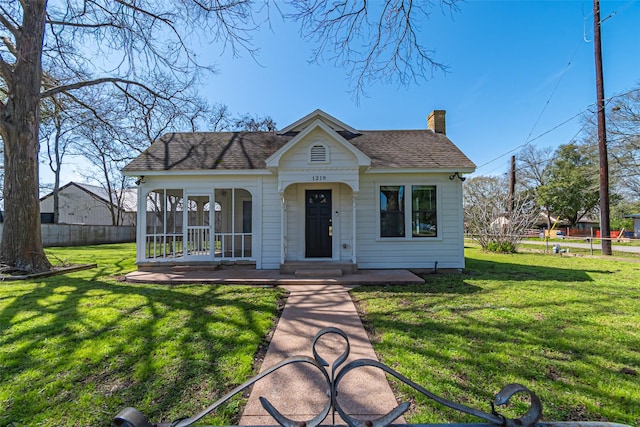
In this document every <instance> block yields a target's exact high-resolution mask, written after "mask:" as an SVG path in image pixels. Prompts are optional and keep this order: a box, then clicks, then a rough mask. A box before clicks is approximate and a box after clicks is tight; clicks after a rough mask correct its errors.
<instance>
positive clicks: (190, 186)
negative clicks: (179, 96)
mask: <svg viewBox="0 0 640 427" xmlns="http://www.w3.org/2000/svg"><path fill="white" fill-rule="evenodd" d="M428 122H429V129H423V130H391V131H363V130H356V129H354V128H352V127H350V126H349V125H347V124H345V123H343V122H341V121H340V120H338V119H336V118H334V117H332V116H330V115H328V114H326V113H324V112H323V111H321V110H316V111H314V112H313V113H311V114H309V115H307V116H305V117H303V118H301V119H300V120H298V121H296V122H295V123H293V124H291V125H289V126H287V127H286V128H284V129H283V130H282V131H280V132H210V133H205V132H196V133H171V134H167V135H164V136H163V137H162V138H160V139H159V140H157V141H156V142H154V143H153V144H152V145H151V146H150V147H149V148H148V149H147V150H146V151H145V152H143V153H142V154H141V155H140V156H139V157H137V158H136V159H135V160H133V161H132V162H131V163H130V164H129V165H127V166H126V167H125V168H124V170H123V172H124V173H125V175H128V176H134V177H137V178H138V183H139V186H138V206H147V212H146V213H145V212H140V211H139V212H138V219H137V224H138V232H137V262H138V265H139V266H141V265H144V266H145V268H148V267H149V266H153V265H174V264H189V263H196V262H197V263H198V264H202V263H204V264H207V263H211V264H215V263H216V262H220V261H223V260H224V261H227V262H232V261H243V262H253V263H255V266H256V268H257V269H278V268H282V267H283V266H284V265H286V264H287V263H294V262H296V261H307V262H313V261H325V262H327V261H329V262H331V263H336V264H338V263H341V264H345V263H346V264H350V265H352V266H354V267H355V268H385V269H386V268H433V267H434V265H435V263H436V262H437V266H438V268H444V269H447V268H449V269H461V268H463V267H464V236H463V208H462V180H461V179H460V178H461V177H460V174H462V173H470V172H473V171H474V170H475V165H474V164H473V162H471V161H470V160H469V159H468V158H467V157H466V156H465V155H464V154H463V153H462V152H461V151H460V150H459V149H458V148H457V147H456V146H455V145H454V144H453V143H452V142H451V141H450V140H449V139H448V138H447V137H446V135H445V112H444V111H442V110H436V111H434V112H433V113H431V114H430V115H429V118H428ZM210 206H215V209H211V208H210Z"/></svg>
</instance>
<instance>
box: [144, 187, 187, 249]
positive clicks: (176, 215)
mask: <svg viewBox="0 0 640 427" xmlns="http://www.w3.org/2000/svg"><path fill="white" fill-rule="evenodd" d="M182 197H183V196H182V190H181V189H156V190H152V191H150V192H149V193H148V194H147V197H146V200H147V203H146V217H145V223H146V230H145V257H146V258H147V259H157V258H175V257H179V256H182V250H183V247H182Z"/></svg>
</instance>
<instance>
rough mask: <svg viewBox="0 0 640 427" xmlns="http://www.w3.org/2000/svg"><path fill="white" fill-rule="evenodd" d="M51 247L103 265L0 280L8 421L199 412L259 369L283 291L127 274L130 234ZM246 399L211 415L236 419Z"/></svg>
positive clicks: (97, 422) (0, 409)
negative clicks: (139, 279)
mask: <svg viewBox="0 0 640 427" xmlns="http://www.w3.org/2000/svg"><path fill="white" fill-rule="evenodd" d="M48 253H49V255H50V256H51V257H52V259H53V258H57V259H58V260H60V261H64V262H71V263H75V264H81V263H97V264H98V267H97V268H95V269H91V270H86V271H82V272H77V273H71V274H67V275H64V276H55V277H49V278H46V279H40V280H31V281H21V282H3V283H0V425H1V426H35V425H39V426H80V425H86V426H109V425H110V423H111V420H112V418H113V416H114V415H116V414H117V413H118V412H119V411H120V410H121V409H123V408H124V407H126V406H134V407H136V408H138V409H139V410H141V411H142V412H143V413H145V414H146V415H147V416H149V418H150V420H151V421H156V422H157V421H172V420H175V419H177V418H180V417H183V416H187V415H193V414H194V413H196V412H198V411H199V410H201V409H203V408H204V407H206V406H207V405H209V404H211V403H212V402H214V401H215V400H216V399H217V398H219V397H221V396H222V395H223V394H224V392H226V391H228V389H229V388H230V387H233V386H236V385H238V384H240V383H242V382H243V381H245V380H246V379H247V378H248V377H250V376H251V375H252V373H253V356H254V354H255V353H256V351H257V349H258V347H259V345H260V344H261V343H262V342H263V340H264V338H265V336H266V335H267V332H268V331H269V329H270V328H271V327H272V325H273V324H274V320H275V316H276V313H277V307H278V305H279V304H278V299H279V298H280V297H281V296H282V293H281V292H280V291H278V290H274V289H262V288H256V287H238V286H235V287H232V286H211V285H190V286H187V285H184V286H163V285H138V284H127V283H124V282H121V281H119V280H117V276H118V275H123V274H125V273H127V272H129V271H132V270H134V269H135V266H134V260H135V248H134V245H133V244H125V245H103V246H93V247H85V248H55V249H51V250H48ZM238 405H239V401H236V402H235V403H233V404H230V405H228V407H227V408H226V411H222V412H220V413H218V414H217V415H216V416H215V417H210V418H207V419H205V421H204V422H205V423H207V424H211V425H230V424H233V423H235V422H236V421H237V418H236V417H237V415H238V414H237V411H238V409H237V407H238Z"/></svg>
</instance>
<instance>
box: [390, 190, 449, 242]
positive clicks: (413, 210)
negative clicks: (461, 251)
mask: <svg viewBox="0 0 640 427" xmlns="http://www.w3.org/2000/svg"><path fill="white" fill-rule="evenodd" d="M379 188H380V193H379V200H380V230H379V232H380V234H379V236H380V237H381V238H385V237H396V238H406V239H420V238H425V237H432V238H433V237H438V209H437V194H436V186H435V185H381V186H380V187H379ZM407 192H408V193H409V194H406V193H407Z"/></svg>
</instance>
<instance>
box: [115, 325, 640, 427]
mask: <svg viewBox="0 0 640 427" xmlns="http://www.w3.org/2000/svg"><path fill="white" fill-rule="evenodd" d="M327 334H334V335H338V336H339V337H342V338H343V339H344V341H345V350H344V352H343V353H342V354H341V355H340V356H339V357H337V358H336V360H335V361H334V362H333V363H332V364H331V372H330V373H329V372H327V369H326V367H328V366H329V363H328V362H327V361H325V360H324V359H323V358H322V357H320V355H319V354H318V351H317V344H318V341H319V340H320V339H321V338H322V337H323V336H324V335H327ZM312 351H313V358H311V357H307V356H292V357H288V358H286V359H284V360H282V361H281V362H279V363H277V364H275V365H273V366H271V367H269V368H267V369H265V370H264V371H262V372H261V373H260V374H258V375H256V376H254V377H253V378H251V379H249V380H248V381H246V382H245V383H243V384H241V385H239V386H238V387H236V388H234V389H233V390H231V391H230V392H229V393H227V394H226V395H224V396H223V397H221V398H220V399H219V400H217V401H216V402H215V403H213V404H212V405H210V406H208V407H207V408H205V409H204V410H202V411H200V412H199V413H198V414H196V415H193V416H191V417H188V418H183V419H180V420H177V421H173V422H163V423H152V422H150V421H149V420H148V419H147V418H146V417H145V416H144V414H142V412H140V411H138V410H137V409H135V408H131V407H129V408H125V409H123V410H122V411H120V413H118V415H116V417H115V418H114V419H113V425H114V426H116V427H187V426H192V425H195V423H197V422H198V421H199V420H201V419H202V418H204V417H205V416H206V415H207V414H209V413H211V412H214V411H215V410H216V409H217V408H218V407H220V406H221V405H223V404H224V403H226V402H227V401H229V400H230V399H231V398H232V397H233V396H235V395H236V394H238V393H241V392H243V391H244V390H246V389H247V388H249V387H251V386H252V385H253V384H254V383H256V382H258V381H260V380H261V379H263V378H265V377H266V376H268V375H270V374H272V373H274V372H275V371H277V370H279V369H280V368H282V367H284V366H287V365H292V364H300V363H302V364H307V365H311V366H312V367H314V368H316V369H317V370H318V371H319V372H320V373H321V374H322V377H324V380H325V382H326V386H327V402H326V405H325V406H324V408H323V409H322V411H320V413H318V414H317V415H316V416H314V417H313V418H311V419H309V420H306V421H295V420H292V419H290V418H287V417H286V416H284V415H283V414H282V413H281V412H280V411H278V409H277V408H275V407H274V406H273V404H272V403H271V402H269V400H267V399H266V398H264V397H260V403H261V404H262V406H263V407H264V409H265V410H266V411H267V412H268V413H269V414H270V415H271V416H272V417H273V419H274V420H275V421H276V422H277V423H278V425H280V426H282V427H317V426H320V425H321V423H322V421H323V420H325V419H326V418H327V415H329V413H332V414H333V418H332V419H333V420H335V413H336V412H337V413H338V414H339V415H340V417H342V419H343V420H344V422H345V423H346V424H347V425H348V426H349V427H387V426H391V425H393V426H394V427H429V426H430V427H436V426H437V427H444V426H447V427H456V426H459V427H463V426H464V427H495V426H501V427H630V426H628V425H626V424H619V423H611V422H602V421H593V422H588V421H575V422H574V421H555V422H541V421H540V418H541V416H542V403H541V402H540V399H539V398H538V396H537V395H536V394H535V393H534V392H532V391H531V390H529V389H528V388H527V387H525V386H523V385H520V384H508V385H506V386H504V387H503V388H502V390H500V391H499V392H498V394H496V396H495V398H494V400H493V402H491V412H485V411H482V410H480V409H475V408H472V407H469V406H467V405H463V404H461V403H457V402H454V401H451V400H448V399H445V398H443V397H440V396H437V395H435V394H433V393H431V392H430V391H428V390H427V389H425V388H424V387H422V386H421V385H420V384H417V383H415V382H414V381H412V380H410V379H409V378H407V377H405V376H403V375H402V374H400V373H398V372H396V371H395V370H393V369H391V368H390V367H388V366H386V365H385V364H383V363H380V362H379V361H377V360H373V359H357V360H354V361H351V362H349V363H347V364H346V365H344V367H342V368H340V366H341V365H342V364H343V363H344V362H345V361H346V360H347V357H348V356H349V351H350V344H349V338H348V337H347V335H346V334H345V333H344V332H343V331H342V330H341V329H338V328H325V329H322V330H321V331H320V332H318V333H317V334H316V336H315V338H314V340H313V344H312ZM362 367H373V368H378V369H380V370H382V371H384V372H385V373H387V374H389V375H391V376H393V377H395V378H396V379H398V380H400V381H401V382H403V383H404V384H406V385H408V386H409V387H411V388H413V389H414V390H416V391H417V392H419V393H422V394H423V395H424V396H426V397H428V398H429V399H432V400H434V401H435V402H438V403H439V404H441V405H443V406H446V407H448V408H451V409H454V410H456V411H459V412H461V413H465V414H469V415H473V416H475V417H477V418H479V419H480V420H482V421H484V422H478V423H462V424H455V423H453V424H392V423H393V422H394V421H395V420H397V419H398V418H399V417H400V416H402V415H403V414H404V413H405V412H406V411H407V410H408V409H409V407H410V404H409V403H408V402H404V403H401V404H400V405H398V406H397V407H396V408H395V409H393V410H391V411H390V412H389V413H387V414H386V415H383V416H381V417H379V418H375V419H371V420H369V419H367V420H364V419H362V418H354V417H352V416H351V415H349V414H347V413H346V411H345V410H344V409H343V407H342V406H341V405H340V403H339V402H338V399H337V396H338V389H339V385H340V381H341V380H342V379H343V378H344V377H345V376H346V375H347V374H348V373H349V372H351V371H353V370H354V369H358V368H362ZM516 394H525V395H528V398H529V399H528V401H529V408H528V410H527V411H526V412H525V413H524V415H522V416H521V417H519V418H507V417H505V416H504V415H502V414H501V413H500V412H499V411H498V410H497V408H498V407H500V406H505V405H506V404H507V403H508V402H509V400H510V399H511V398H512V397H513V396H515V395H516ZM334 422H335V421H334ZM264 427H266V426H264Z"/></svg>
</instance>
